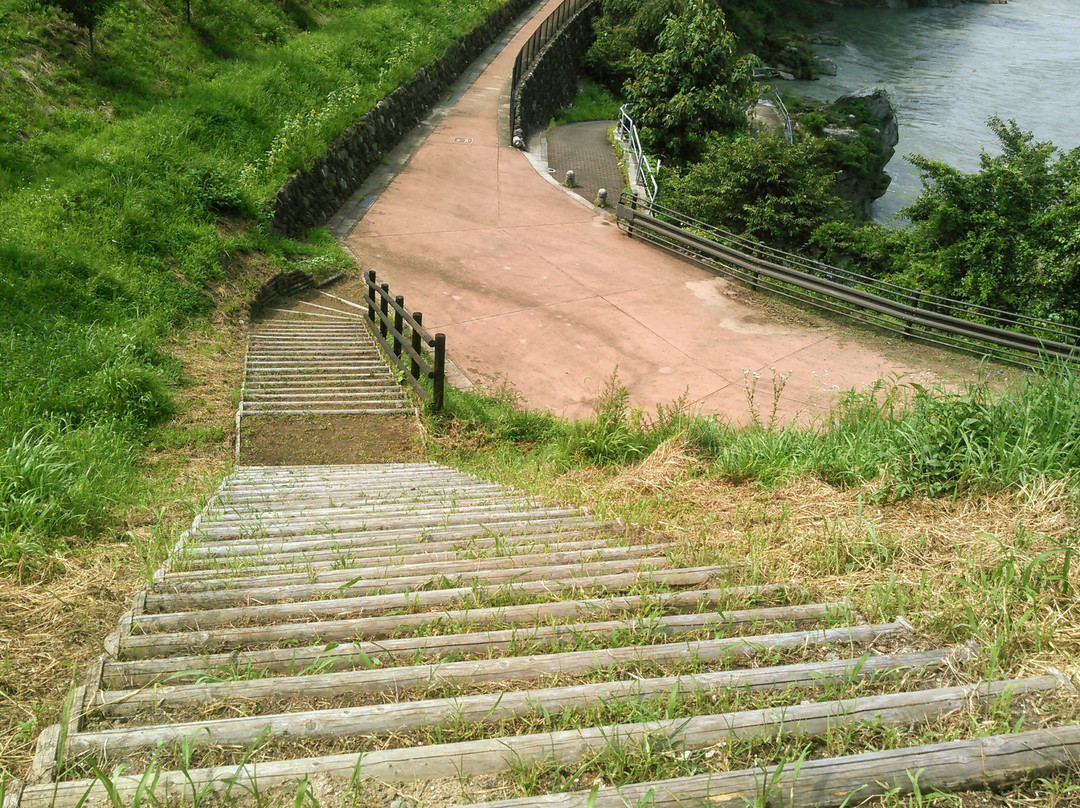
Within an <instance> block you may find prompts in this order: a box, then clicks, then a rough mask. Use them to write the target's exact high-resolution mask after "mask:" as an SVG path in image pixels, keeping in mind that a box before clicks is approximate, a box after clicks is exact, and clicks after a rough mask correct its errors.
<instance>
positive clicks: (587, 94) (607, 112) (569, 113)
mask: <svg viewBox="0 0 1080 808" xmlns="http://www.w3.org/2000/svg"><path fill="white" fill-rule="evenodd" d="M623 103H625V102H624V100H623V99H621V98H619V97H618V96H616V95H615V94H614V93H612V92H611V91H610V90H609V89H607V88H606V87H601V86H600V85H599V84H596V83H595V82H592V81H589V80H585V81H583V82H582V83H581V89H580V90H579V91H578V94H577V97H576V98H575V99H574V103H573V105H571V106H569V107H567V108H566V109H560V110H559V111H558V112H556V113H555V123H556V124H563V123H577V122H579V121H617V120H619V108H620V107H621V106H622V105H623Z"/></svg>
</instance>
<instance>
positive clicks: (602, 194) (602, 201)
mask: <svg viewBox="0 0 1080 808" xmlns="http://www.w3.org/2000/svg"><path fill="white" fill-rule="evenodd" d="M596 207H598V208H606V207H607V188H601V189H600V190H599V191H597V192H596Z"/></svg>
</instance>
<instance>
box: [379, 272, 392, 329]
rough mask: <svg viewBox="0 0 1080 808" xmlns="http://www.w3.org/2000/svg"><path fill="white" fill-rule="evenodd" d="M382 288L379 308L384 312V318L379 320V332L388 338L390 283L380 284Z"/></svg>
mask: <svg viewBox="0 0 1080 808" xmlns="http://www.w3.org/2000/svg"><path fill="white" fill-rule="evenodd" d="M379 288H380V289H382V294H381V295H379V310H380V311H381V312H382V315H383V316H382V319H380V320H379V333H380V334H382V338H383V339H386V334H387V331H388V329H387V327H386V321H387V320H388V319H390V304H389V302H388V301H389V300H390V284H388V283H384V284H381V285H380V286H379Z"/></svg>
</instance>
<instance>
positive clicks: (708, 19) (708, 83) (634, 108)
mask: <svg viewBox="0 0 1080 808" xmlns="http://www.w3.org/2000/svg"><path fill="white" fill-rule="evenodd" d="M755 64H756V60H755V59H753V58H751V57H741V58H740V57H738V56H736V45H735V37H734V35H732V34H731V32H729V31H728V30H727V27H726V25H725V22H724V13H723V12H722V11H721V10H720V9H719V8H716V7H714V6H713V5H711V4H710V3H709V2H708V0H687V2H686V5H685V7H684V8H683V10H682V13H681V14H679V15H677V16H671V17H669V18H668V19H667V21H666V22H665V24H664V30H663V31H662V32H661V33H660V36H659V37H658V38H657V41H656V51H655V52H652V53H639V54H637V55H636V56H635V57H633V61H632V68H633V74H632V76H631V77H630V78H629V79H628V80H627V82H626V83H625V85H624V86H623V90H624V92H625V94H626V98H627V100H628V101H629V102H630V108H631V113H632V114H633V116H634V120H635V122H636V123H637V124H638V127H639V129H640V130H641V133H642V138H643V140H644V141H645V143H646V145H647V146H648V147H650V148H651V149H652V150H653V151H654V152H658V153H660V154H663V155H665V156H667V157H668V158H670V159H674V160H675V161H677V162H679V163H684V162H687V161H692V160H695V159H697V158H698V157H699V156H700V155H701V154H702V152H704V150H705V148H706V144H707V142H708V141H709V139H710V138H711V137H714V136H715V135H717V134H720V135H725V134H731V133H733V132H738V131H741V130H744V129H746V128H747V124H748V121H747V117H746V109H747V106H748V105H749V104H750V103H751V102H752V101H753V100H755V99H756V98H757V94H758V86H757V83H756V82H755V81H754V66H755Z"/></svg>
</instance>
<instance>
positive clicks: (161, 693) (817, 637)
mask: <svg viewBox="0 0 1080 808" xmlns="http://www.w3.org/2000/svg"><path fill="white" fill-rule="evenodd" d="M907 631H908V627H907V625H906V624H905V623H885V624H881V625H869V626H853V627H845V628H831V629H822V630H814V631H792V632H786V633H783V634H763V635H756V636H751V637H730V638H724V639H719V640H695V641H690V642H675V643H664V644H662V645H645V646H630V647H625V648H597V649H591V650H588V651H566V652H562V653H554V654H534V655H530V656H520V657H508V658H503V659H479V660H468V661H463V662H447V663H443V664H438V663H435V664H426V665H413V666H410V667H399V668H373V669H366V670H360V671H344V672H340V673H323V674H315V675H311V676H280V677H276V678H271V679H243V680H239V681H233V682H210V683H206V684H189V685H165V686H162V687H156V688H153V689H151V690H110V691H103V692H101V693H100V694H99V696H98V700H99V701H98V704H97V705H95V706H94V707H93V709H94V711H95V712H97V713H99V714H100V715H104V716H108V717H115V716H122V715H133V714H135V713H138V712H141V711H144V710H152V709H153V708H155V707H167V706H171V705H181V704H198V703H204V702H214V701H217V700H221V699H250V700H257V699H270V698H288V697H305V698H331V697H335V696H340V695H342V694H361V693H391V692H400V691H403V690H410V689H414V688H418V687H424V686H428V685H436V684H450V685H480V684H485V683H490V682H506V681H510V680H515V679H519V680H522V681H537V680H540V679H542V678H544V677H545V676H556V675H564V676H572V675H578V674H583V673H589V672H592V671H598V670H605V669H607V668H611V667H618V666H620V665H631V664H638V663H642V662H653V663H658V664H663V663H672V662H685V661H686V660H688V659H692V660H698V661H700V662H716V661H719V660H723V659H729V658H733V657H753V656H755V655H757V654H759V653H761V652H762V651H765V650H779V649H791V648H800V647H803V646H814V645H847V644H866V643H872V642H874V641H875V640H877V639H879V638H881V637H884V636H888V635H895V634H901V633H906V632H907Z"/></svg>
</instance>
